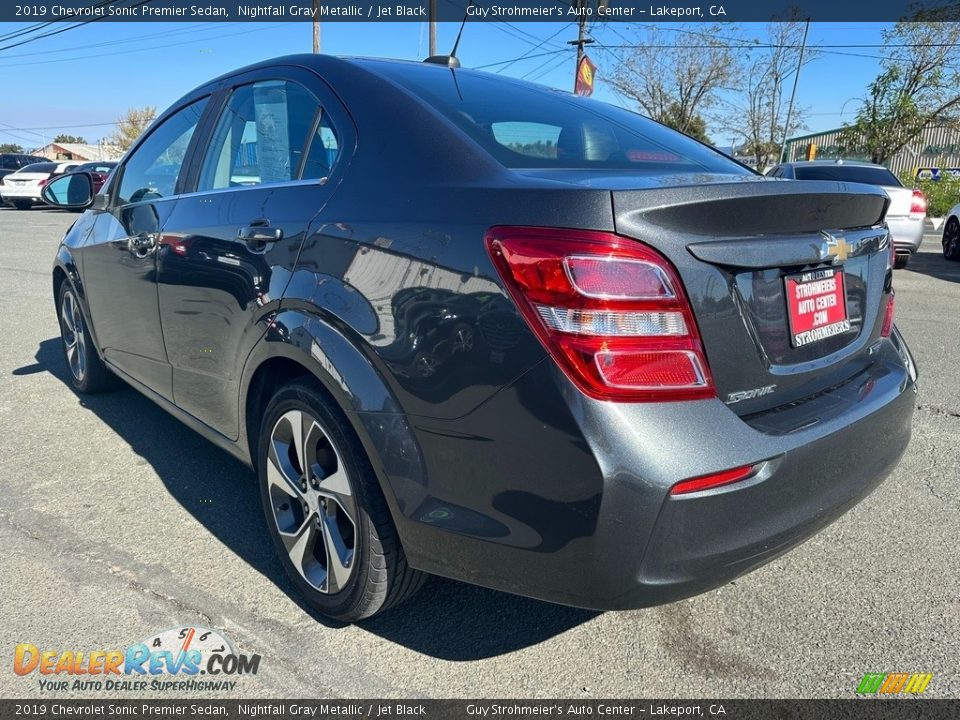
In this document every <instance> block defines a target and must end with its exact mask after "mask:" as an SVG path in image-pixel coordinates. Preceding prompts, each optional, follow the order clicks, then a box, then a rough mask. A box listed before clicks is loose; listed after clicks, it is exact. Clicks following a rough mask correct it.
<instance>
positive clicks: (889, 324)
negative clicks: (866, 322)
mask: <svg viewBox="0 0 960 720" xmlns="http://www.w3.org/2000/svg"><path fill="white" fill-rule="evenodd" d="M896 297H897V296H896V294H895V293H894V292H893V289H891V290H890V294H889V295H887V307H886V310H885V311H884V314H883V325H881V326H880V337H890V333H891V332H893V310H894V306H895V305H896Z"/></svg>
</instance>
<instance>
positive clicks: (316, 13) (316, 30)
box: [313, 0, 320, 55]
mask: <svg viewBox="0 0 960 720" xmlns="http://www.w3.org/2000/svg"><path fill="white" fill-rule="evenodd" d="M319 52H320V0H313V53H314V55H316V54H319Z"/></svg>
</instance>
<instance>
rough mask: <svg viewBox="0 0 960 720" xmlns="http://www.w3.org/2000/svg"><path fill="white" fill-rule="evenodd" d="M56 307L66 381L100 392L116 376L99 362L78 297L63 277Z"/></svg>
mask: <svg viewBox="0 0 960 720" xmlns="http://www.w3.org/2000/svg"><path fill="white" fill-rule="evenodd" d="M57 308H58V316H59V320H60V338H61V340H62V341H63V342H62V347H63V358H64V360H66V362H67V370H68V371H69V372H70V384H71V385H73V387H74V389H76V390H77V391H78V392H82V393H97V392H103V391H104V390H109V389H111V388H112V387H114V386H115V385H116V384H117V378H116V376H115V375H114V374H113V373H111V372H110V371H109V370H108V369H107V367H106V365H104V364H103V361H102V360H101V359H100V356H99V355H98V354H97V351H96V349H95V348H94V347H93V342H92V340H91V339H90V333H89V331H88V330H87V322H86V320H85V319H84V317H83V309H82V308H81V307H80V301H79V300H78V299H77V296H76V294H75V293H74V290H73V288H72V287H71V286H70V283H69V282H67V281H64V282H63V283H62V284H61V285H60V292H59V293H58V299H57Z"/></svg>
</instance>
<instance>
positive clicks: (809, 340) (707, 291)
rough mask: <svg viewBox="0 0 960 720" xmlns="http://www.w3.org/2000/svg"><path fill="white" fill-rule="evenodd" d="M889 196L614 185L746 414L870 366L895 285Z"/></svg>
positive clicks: (817, 187) (787, 188) (843, 188)
mask: <svg viewBox="0 0 960 720" xmlns="http://www.w3.org/2000/svg"><path fill="white" fill-rule="evenodd" d="M887 202H888V200H887V197H886V195H885V194H884V193H883V191H882V190H880V189H879V188H876V189H873V190H871V188H869V187H867V186H854V187H852V188H851V186H850V185H848V184H845V183H836V182H804V183H793V182H783V181H778V180H757V181H754V182H746V183H744V182H738V183H736V184H727V183H716V184H707V185H691V186H688V187H675V188H664V189H661V190H655V191H627V192H614V210H615V213H616V226H617V231H618V232H619V233H621V234H623V235H627V236H630V237H633V238H636V239H638V240H641V241H643V242H647V243H650V244H651V245H653V246H654V247H656V248H658V249H659V250H661V251H662V252H664V253H665V254H666V255H667V256H668V258H669V259H670V260H671V261H672V262H673V263H674V265H675V266H676V268H677V270H678V271H679V273H680V275H681V278H682V279H683V281H684V285H685V286H686V289H687V292H688V295H689V296H690V300H691V303H692V304H693V310H694V314H695V315H696V318H697V322H698V324H699V327H700V334H701V337H702V338H703V342H704V346H705V349H706V352H707V359H708V361H709V363H710V367H711V371H712V372H713V375H714V380H715V382H716V385H717V390H718V393H719V395H720V398H721V399H722V400H724V401H725V402H727V403H728V404H729V405H730V407H731V408H732V409H733V410H734V411H735V412H737V413H738V414H741V415H744V414H750V413H754V412H759V411H763V410H766V409H769V408H773V407H780V406H784V405H787V404H789V403H792V402H795V401H797V400H800V399H803V398H807V397H810V396H813V395H816V394H818V393H821V392H823V391H825V390H828V389H830V388H833V387H837V386H839V385H842V384H844V383H845V382H847V381H849V380H850V379H851V378H853V377H854V376H856V375H858V374H860V373H862V372H864V370H865V369H867V368H869V366H870V365H871V363H872V361H873V358H872V357H871V345H872V344H873V341H875V340H876V339H877V338H878V336H879V333H880V325H881V322H882V316H883V307H882V306H883V303H882V301H883V299H884V298H885V297H886V293H887V292H888V291H889V288H890V268H889V258H890V255H889V245H888V243H889V238H888V233H887V229H886V227H885V226H884V224H883V218H884V212H885V209H886V205H887Z"/></svg>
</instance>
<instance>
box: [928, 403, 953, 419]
mask: <svg viewBox="0 0 960 720" xmlns="http://www.w3.org/2000/svg"><path fill="white" fill-rule="evenodd" d="M917 410H920V411H921V412H929V413H932V414H934V415H941V416H943V417H950V418H960V412H958V411H956V410H948V409H947V408H944V407H940V406H939V405H923V404H921V403H917Z"/></svg>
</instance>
